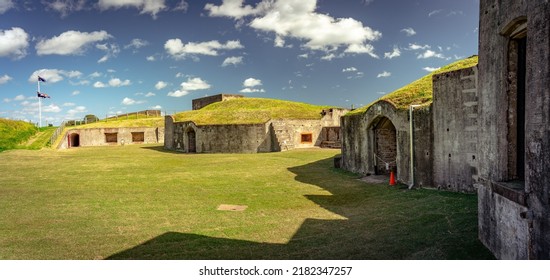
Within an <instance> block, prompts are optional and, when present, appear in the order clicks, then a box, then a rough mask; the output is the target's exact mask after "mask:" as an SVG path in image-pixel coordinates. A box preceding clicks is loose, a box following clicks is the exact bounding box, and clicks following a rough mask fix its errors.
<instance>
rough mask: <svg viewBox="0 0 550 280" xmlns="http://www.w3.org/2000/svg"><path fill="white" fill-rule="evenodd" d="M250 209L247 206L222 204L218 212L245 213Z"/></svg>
mask: <svg viewBox="0 0 550 280" xmlns="http://www.w3.org/2000/svg"><path fill="white" fill-rule="evenodd" d="M246 208H248V206H246V205H231V204H220V206H218V209H217V210H220V211H244V210H246Z"/></svg>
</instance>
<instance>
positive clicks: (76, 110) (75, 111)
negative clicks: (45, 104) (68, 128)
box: [67, 106, 87, 119]
mask: <svg viewBox="0 0 550 280" xmlns="http://www.w3.org/2000/svg"><path fill="white" fill-rule="evenodd" d="M85 112H87V110H86V107H84V106H76V107H74V108H73V109H70V110H69V111H67V114H68V115H69V116H68V118H69V119H70V118H72V117H74V115H76V114H78V113H85Z"/></svg>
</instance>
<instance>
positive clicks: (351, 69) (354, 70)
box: [342, 67, 357, 72]
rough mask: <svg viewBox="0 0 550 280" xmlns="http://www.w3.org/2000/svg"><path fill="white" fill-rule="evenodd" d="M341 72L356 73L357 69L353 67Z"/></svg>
mask: <svg viewBox="0 0 550 280" xmlns="http://www.w3.org/2000/svg"><path fill="white" fill-rule="evenodd" d="M342 72H357V68H355V67H348V68H344V69H342Z"/></svg>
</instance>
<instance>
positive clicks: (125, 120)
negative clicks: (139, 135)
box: [69, 115, 164, 129]
mask: <svg viewBox="0 0 550 280" xmlns="http://www.w3.org/2000/svg"><path fill="white" fill-rule="evenodd" d="M107 127H108V128H118V127H164V117H151V116H146V115H138V116H136V115H131V116H128V117H125V116H124V117H119V118H118V119H117V118H109V119H104V120H100V121H98V122H94V123H90V124H83V125H77V126H70V127H69V128H78V129H83V128H107Z"/></svg>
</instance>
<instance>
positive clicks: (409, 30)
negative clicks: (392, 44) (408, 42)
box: [401, 27, 416, 37]
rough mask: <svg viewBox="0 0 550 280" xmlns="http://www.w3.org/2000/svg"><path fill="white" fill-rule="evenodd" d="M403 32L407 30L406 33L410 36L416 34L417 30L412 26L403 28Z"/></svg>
mask: <svg viewBox="0 0 550 280" xmlns="http://www.w3.org/2000/svg"><path fill="white" fill-rule="evenodd" d="M401 32H405V34H406V35H407V36H409V37H410V36H414V35H416V31H414V29H412V27H407V28H403V29H401Z"/></svg>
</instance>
